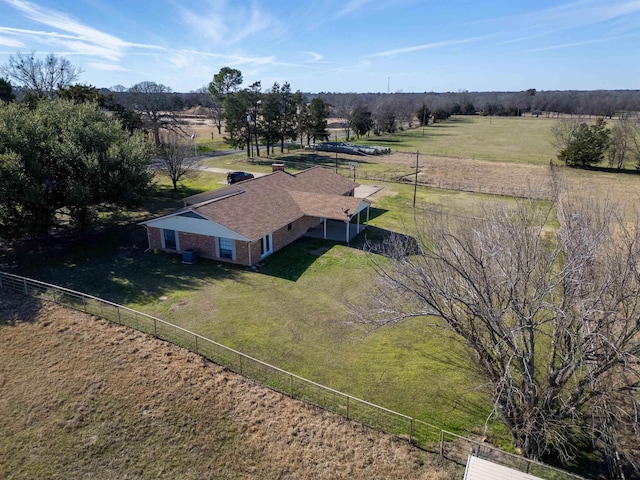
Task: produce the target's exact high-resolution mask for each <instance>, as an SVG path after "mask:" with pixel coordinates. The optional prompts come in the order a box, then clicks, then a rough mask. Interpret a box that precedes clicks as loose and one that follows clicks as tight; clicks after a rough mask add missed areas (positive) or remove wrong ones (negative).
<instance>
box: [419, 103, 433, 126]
mask: <svg viewBox="0 0 640 480" xmlns="http://www.w3.org/2000/svg"><path fill="white" fill-rule="evenodd" d="M430 115H431V112H430V111H429V107H427V104H426V103H423V104H422V106H421V107H420V108H419V109H418V111H417V112H416V117H418V121H419V122H420V126H421V127H424V126H425V125H429V116H430Z"/></svg>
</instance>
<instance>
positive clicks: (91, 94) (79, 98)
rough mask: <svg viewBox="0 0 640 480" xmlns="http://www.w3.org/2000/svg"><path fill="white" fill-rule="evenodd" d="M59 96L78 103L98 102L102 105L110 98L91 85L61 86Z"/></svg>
mask: <svg viewBox="0 0 640 480" xmlns="http://www.w3.org/2000/svg"><path fill="white" fill-rule="evenodd" d="M57 94H58V98H64V99H66V100H71V101H72V102H76V103H87V102H88V103H97V104H98V105H100V106H101V107H102V106H104V105H105V104H106V103H107V102H108V98H107V97H106V96H105V95H102V94H101V93H100V90H98V89H97V88H96V87H92V86H91V85H89V86H87V85H80V84H76V85H71V86H69V87H63V88H60V89H59V90H58V92H57Z"/></svg>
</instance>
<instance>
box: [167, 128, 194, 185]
mask: <svg viewBox="0 0 640 480" xmlns="http://www.w3.org/2000/svg"><path fill="white" fill-rule="evenodd" d="M192 141H195V139H193V140H192ZM159 150H160V152H159V161H158V163H157V165H158V169H159V170H160V171H161V172H162V173H163V174H164V175H166V176H167V177H169V179H170V180H171V183H172V184H173V189H174V190H178V182H180V180H182V179H183V178H186V177H189V176H191V175H194V174H195V173H196V172H197V170H198V167H199V166H200V163H199V161H198V157H197V154H196V151H195V147H193V146H191V145H190V144H189V143H188V142H186V141H185V140H184V137H182V136H180V135H178V134H176V133H174V132H170V133H167V134H165V135H162V142H161V143H160V148H159Z"/></svg>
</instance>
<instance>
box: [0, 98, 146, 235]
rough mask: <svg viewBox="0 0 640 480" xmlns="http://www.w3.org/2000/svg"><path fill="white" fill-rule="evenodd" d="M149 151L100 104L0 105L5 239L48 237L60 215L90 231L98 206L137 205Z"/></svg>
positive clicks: (0, 231) (0, 209)
mask: <svg viewBox="0 0 640 480" xmlns="http://www.w3.org/2000/svg"><path fill="white" fill-rule="evenodd" d="M152 153H153V152H152V149H151V148H150V146H149V145H148V144H147V142H146V141H145V139H144V137H143V135H142V134H140V133H136V134H133V135H129V134H128V133H127V132H125V131H124V130H122V129H121V128H120V124H119V122H118V121H117V120H115V119H113V118H112V117H111V116H109V115H108V114H107V113H105V112H103V111H102V110H100V109H98V107H97V106H96V105H95V104H89V103H83V104H77V103H73V102H69V101H67V100H56V101H50V100H40V101H39V102H36V103H35V104H34V105H33V106H28V105H23V104H19V105H18V104H15V103H10V104H6V105H0V236H1V237H2V238H4V239H6V240H14V239H17V238H21V237H25V236H32V235H42V234H46V233H48V232H50V231H51V229H52V228H53V227H54V226H55V225H56V224H57V223H58V221H59V219H60V218H61V217H60V215H63V216H64V215H68V217H69V218H70V220H71V224H72V225H73V226H74V227H77V228H86V227H87V226H88V225H89V224H90V223H91V221H92V219H93V218H94V216H95V214H96V212H97V209H98V208H99V207H104V206H111V207H113V206H133V205H135V204H137V203H138V202H139V201H140V200H141V199H142V198H143V197H144V195H145V194H146V191H147V188H148V187H149V185H150V182H151V174H150V173H149V171H148V169H147V167H148V164H149V161H150V159H151V156H152Z"/></svg>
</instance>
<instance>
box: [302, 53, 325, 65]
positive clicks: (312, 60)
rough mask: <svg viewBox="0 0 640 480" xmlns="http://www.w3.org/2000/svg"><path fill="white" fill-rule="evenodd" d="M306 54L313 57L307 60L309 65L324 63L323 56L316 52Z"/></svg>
mask: <svg viewBox="0 0 640 480" xmlns="http://www.w3.org/2000/svg"><path fill="white" fill-rule="evenodd" d="M304 53H306V54H307V55H310V56H311V58H310V59H309V60H307V62H308V63H317V62H320V61H322V59H324V57H323V56H322V55H320V54H319V53H316V52H304Z"/></svg>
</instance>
